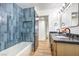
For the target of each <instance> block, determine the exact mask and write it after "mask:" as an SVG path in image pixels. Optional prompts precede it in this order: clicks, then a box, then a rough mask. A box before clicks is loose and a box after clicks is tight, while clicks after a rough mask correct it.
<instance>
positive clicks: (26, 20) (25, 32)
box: [0, 3, 35, 51]
mask: <svg viewBox="0 0 79 59" xmlns="http://www.w3.org/2000/svg"><path fill="white" fill-rule="evenodd" d="M34 20H35V16H34V8H27V9H22V8H21V7H19V6H18V5H17V4H14V3H0V51H1V50H4V49H7V48H9V47H11V46H13V45H15V44H17V43H20V42H22V41H32V42H34Z"/></svg>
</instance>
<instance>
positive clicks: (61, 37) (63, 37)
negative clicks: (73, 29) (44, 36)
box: [56, 36, 68, 39]
mask: <svg viewBox="0 0 79 59" xmlns="http://www.w3.org/2000/svg"><path fill="white" fill-rule="evenodd" d="M56 37H57V38H59V39H67V38H68V37H65V36H56Z"/></svg>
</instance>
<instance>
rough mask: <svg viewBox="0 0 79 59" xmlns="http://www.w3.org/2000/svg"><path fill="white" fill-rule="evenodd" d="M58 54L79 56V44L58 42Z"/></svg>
mask: <svg viewBox="0 0 79 59" xmlns="http://www.w3.org/2000/svg"><path fill="white" fill-rule="evenodd" d="M57 56H79V45H77V44H68V43H57Z"/></svg>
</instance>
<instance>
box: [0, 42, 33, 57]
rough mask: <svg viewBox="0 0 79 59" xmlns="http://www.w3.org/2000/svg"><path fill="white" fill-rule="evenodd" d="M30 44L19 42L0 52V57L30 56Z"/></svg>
mask: <svg viewBox="0 0 79 59" xmlns="http://www.w3.org/2000/svg"><path fill="white" fill-rule="evenodd" d="M31 54H32V42H21V43H18V44H16V45H14V46H12V47H10V48H7V49H5V50H3V51H1V52H0V56H30V55H31Z"/></svg>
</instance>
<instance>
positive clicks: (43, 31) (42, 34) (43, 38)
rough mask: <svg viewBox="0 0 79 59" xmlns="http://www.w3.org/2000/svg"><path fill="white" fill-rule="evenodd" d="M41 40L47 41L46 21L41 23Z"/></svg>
mask: <svg viewBox="0 0 79 59" xmlns="http://www.w3.org/2000/svg"><path fill="white" fill-rule="evenodd" d="M39 40H43V41H44V40H46V32H45V21H44V20H40V21H39Z"/></svg>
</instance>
